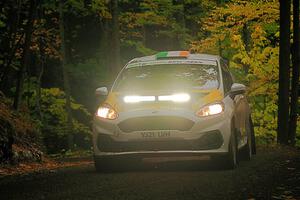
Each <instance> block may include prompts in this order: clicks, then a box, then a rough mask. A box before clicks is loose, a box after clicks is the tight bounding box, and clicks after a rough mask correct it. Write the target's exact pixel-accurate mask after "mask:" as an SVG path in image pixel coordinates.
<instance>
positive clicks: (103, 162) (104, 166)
mask: <svg viewBox="0 0 300 200" xmlns="http://www.w3.org/2000/svg"><path fill="white" fill-rule="evenodd" d="M94 165H95V169H96V171H97V172H108V171H110V170H111V166H110V163H109V162H108V159H104V158H96V157H95V158H94Z"/></svg>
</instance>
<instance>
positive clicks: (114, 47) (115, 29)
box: [110, 0, 121, 78]
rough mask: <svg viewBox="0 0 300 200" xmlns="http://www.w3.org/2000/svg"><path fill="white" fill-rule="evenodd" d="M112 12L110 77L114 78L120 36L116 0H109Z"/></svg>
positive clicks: (118, 56) (118, 67)
mask: <svg viewBox="0 0 300 200" xmlns="http://www.w3.org/2000/svg"><path fill="white" fill-rule="evenodd" d="M111 13H112V40H111V58H110V60H111V72H112V74H111V77H112V78H114V77H115V76H116V75H117V73H118V72H119V70H120V68H121V65H120V36H119V12H118V0H111Z"/></svg>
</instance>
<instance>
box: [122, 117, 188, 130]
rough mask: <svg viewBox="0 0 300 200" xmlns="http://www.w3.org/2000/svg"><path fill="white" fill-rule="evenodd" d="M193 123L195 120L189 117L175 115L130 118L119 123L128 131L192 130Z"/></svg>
mask: <svg viewBox="0 0 300 200" xmlns="http://www.w3.org/2000/svg"><path fill="white" fill-rule="evenodd" d="M193 125H194V122H193V121H191V120H189V119H186V118H182V117H173V116H153V117H152V116H150V117H138V118H130V119H127V120H124V121H122V122H121V123H119V124H118V126H119V128H120V129H121V130H122V131H123V132H126V133H130V132H133V131H147V130H179V131H187V130H190V129H191V128H192V126H193Z"/></svg>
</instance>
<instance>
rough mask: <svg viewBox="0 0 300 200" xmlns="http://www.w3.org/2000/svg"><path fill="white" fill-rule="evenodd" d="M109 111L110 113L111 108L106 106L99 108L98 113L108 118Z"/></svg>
mask: <svg viewBox="0 0 300 200" xmlns="http://www.w3.org/2000/svg"><path fill="white" fill-rule="evenodd" d="M108 113H109V108H106V107H100V108H99V109H98V110H97V115H98V116H99V117H103V118H107V115H108Z"/></svg>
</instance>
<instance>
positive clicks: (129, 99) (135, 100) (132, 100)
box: [123, 96, 155, 103]
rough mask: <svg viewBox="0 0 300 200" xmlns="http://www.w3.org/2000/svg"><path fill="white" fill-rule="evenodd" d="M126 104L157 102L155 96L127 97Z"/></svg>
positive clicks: (125, 98)
mask: <svg viewBox="0 0 300 200" xmlns="http://www.w3.org/2000/svg"><path fill="white" fill-rule="evenodd" d="M123 100H124V102H125V103H138V102H142V101H155V96H125V97H124V98H123Z"/></svg>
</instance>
